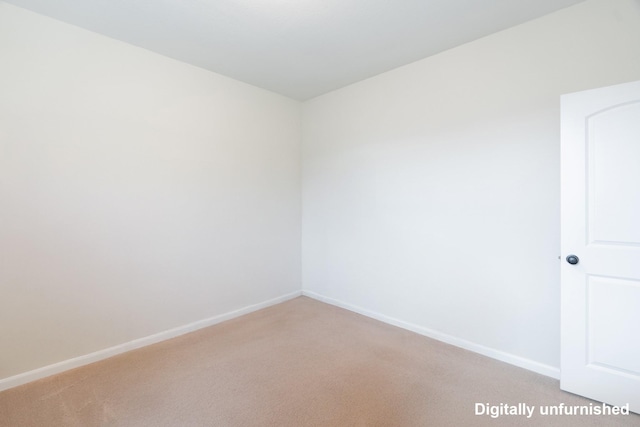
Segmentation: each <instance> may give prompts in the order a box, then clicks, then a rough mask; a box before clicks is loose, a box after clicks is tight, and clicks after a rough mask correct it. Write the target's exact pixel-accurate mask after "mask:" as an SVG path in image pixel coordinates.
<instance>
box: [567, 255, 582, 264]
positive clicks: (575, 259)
mask: <svg viewBox="0 0 640 427" xmlns="http://www.w3.org/2000/svg"><path fill="white" fill-rule="evenodd" d="M567 262H568V263H569V264H571V265H576V264H577V263H578V262H580V258H578V257H577V256H575V255H569V256H568V257H567Z"/></svg>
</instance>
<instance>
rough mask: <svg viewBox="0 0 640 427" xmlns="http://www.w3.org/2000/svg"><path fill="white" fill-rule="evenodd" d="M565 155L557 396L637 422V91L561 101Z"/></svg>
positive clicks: (629, 87) (631, 87) (615, 89)
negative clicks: (618, 409) (596, 404)
mask: <svg viewBox="0 0 640 427" xmlns="http://www.w3.org/2000/svg"><path fill="white" fill-rule="evenodd" d="M561 147H562V149H561V158H562V160H561V169H562V173H561V175H562V186H561V199H562V201H561V207H562V209H561V212H562V213H561V221H562V222H561V229H562V232H561V240H562V241H561V251H562V257H561V258H562V259H561V263H562V267H561V282H562V302H561V307H562V315H561V318H562V327H561V348H562V357H561V374H560V386H561V388H562V389H563V390H566V391H569V392H572V393H576V394H580V395H583V396H586V397H589V398H592V399H595V400H598V401H601V402H606V403H609V404H612V405H617V406H621V405H626V404H627V403H628V404H629V406H630V409H631V411H633V412H637V413H640V82H634V83H627V84H622V85H617V86H611V87H606V88H602V89H594V90H589V91H585V92H578V93H573V94H569V95H565V96H563V97H562V145H561ZM570 255H575V256H576V257H577V258H575V259H573V258H569V259H568V260H567V257H569V256H570ZM569 261H571V262H575V261H577V264H570V263H569Z"/></svg>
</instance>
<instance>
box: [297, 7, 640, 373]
mask: <svg viewBox="0 0 640 427" xmlns="http://www.w3.org/2000/svg"><path fill="white" fill-rule="evenodd" d="M635 79H640V2H639V1H638V0H613V1H612V0H595V1H587V2H585V3H581V4H579V5H577V6H574V7H571V8H568V9H564V10H561V11H559V12H557V13H554V14H551V15H548V16H546V17H543V18H540V19H537V20H535V21H531V22H529V23H526V24H523V25H520V26H517V27H514V28H511V29H508V30H506V31H503V32H500V33H497V34H494V35H491V36H489V37H486V38H483V39H480V40H477V41H475V42H472V43H469V44H466V45H463V46H461V47H458V48H455V49H452V50H449V51H446V52H444V53H441V54H439V55H436V56H434V57H430V58H427V59H424V60H422V61H419V62H416V63H413V64H410V65H407V66H405V67H401V68H398V69H396V70H393V71H391V72H388V73H385V74H382V75H379V76H377V77H374V78H371V79H369V80H366V81H363V82H360V83H357V84H354V85H352V86H348V87H346V88H343V89H341V90H338V91H335V92H332V93H329V94H327V95H324V96H321V97H319V98H316V99H314V100H311V101H309V102H307V103H305V104H304V110H303V111H304V125H303V135H304V144H303V287H304V289H305V290H306V291H310V292H313V293H316V294H319V295H322V296H325V297H328V298H331V299H333V300H334V302H339V303H342V304H347V305H350V306H355V307H359V308H360V309H362V310H363V311H368V312H371V313H376V314H379V315H384V316H388V317H390V318H394V319H397V320H399V321H401V322H405V323H407V324H412V325H413V326H415V327H416V328H417V329H420V328H426V329H427V330H430V332H429V331H428V332H429V333H434V334H436V335H437V334H444V335H442V336H448V337H449V338H451V341H452V342H455V341H459V342H463V341H467V342H469V343H471V344H472V346H471V347H474V346H475V348H476V349H480V348H483V347H484V348H488V349H489V350H491V351H489V353H493V354H494V355H497V356H501V355H503V356H506V357H505V358H506V359H507V360H511V361H513V357H514V356H515V357H516V358H517V357H520V358H524V359H528V361H525V362H526V363H525V365H528V367H535V366H533V365H536V363H537V364H541V365H542V369H540V371H541V372H546V373H551V374H553V372H554V371H556V369H555V368H557V367H558V366H559V330H560V329H559V302H560V298H559V287H560V284H559V260H558V255H559V254H560V253H559V188H560V185H559V168H560V164H559V123H560V116H559V113H560V112H559V97H560V94H562V93H567V92H573V91H578V90H583V89H589V88H594V87H599V86H605V85H611V84H615V83H621V82H626V81H631V80H635ZM531 361H533V362H535V363H533V364H530V363H529V362H531ZM538 367H540V366H538Z"/></svg>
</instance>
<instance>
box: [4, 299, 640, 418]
mask: <svg viewBox="0 0 640 427" xmlns="http://www.w3.org/2000/svg"><path fill="white" fill-rule="evenodd" d="M476 402H480V403H489V404H492V405H496V404H500V403H507V404H514V405H515V404H518V403H526V404H528V405H529V406H534V405H535V406H536V407H539V406H540V405H559V404H560V403H564V404H566V405H589V403H593V402H591V401H589V400H587V399H583V398H580V397H577V396H574V395H571V394H568V393H564V392H561V391H560V390H559V388H558V382H557V381H555V380H553V379H550V378H547V377H544V376H541V375H537V374H534V373H532V372H529V371H526V370H523V369H519V368H516V367H513V366H511V365H508V364H505V363H501V362H498V361H495V360H492V359H489V358H486V357H483V356H480V355H477V354H474V353H471V352H467V351H464V350H461V349H458V348H456V347H452V346H449V345H446V344H442V343H440V342H437V341H434V340H430V339H428V338H425V337H422V336H420V335H417V334H414V333H411V332H407V331H405V330H402V329H399V328H395V327H393V326H389V325H386V324H383V323H380V322H377V321H375V320H372V319H368V318H366V317H363V316H360V315H357V314H354V313H351V312H348V311H346V310H342V309H339V308H336V307H333V306H330V305H326V304H323V303H320V302H317V301H313V300H311V299H308V298H304V297H301V298H297V299H295V300H291V301H288V302H286V303H283V304H280V305H277V306H274V307H270V308H267V309H265V310H261V311H259V312H255V313H252V314H250V315H247V316H243V317H241V318H238V319H235V320H231V321H228V322H225V323H222V324H219V325H216V326H212V327H209V328H206V329H203V330H200V331H198V332H194V333H192V334H189V335H184V336H182V337H179V338H176V339H173V340H170V341H165V342H163V343H160V344H156V345H153V346H150V347H146V348H143V349H140V350H136V351H132V352H129V353H126V354H123V355H120V356H117V357H114V358H111V359H109V360H105V361H102V362H98V363H95V364H92V365H89V366H86V367H82V368H78V369H75V370H73V371H69V372H66V373H64V374H61V375H57V376H54V377H50V378H46V379H43V380H40V381H37V382H34V383H31V384H27V385H24V386H21V387H17V388H14V389H11V390H7V391H5V392H3V393H0V425H2V426H18V427H28V426H82V427H88V426H475V425H479V426H483V425H488V426H514V425H527V426H532V425H539V426H631V425H635V426H639V425H640V416H639V415H633V414H632V415H626V416H620V415H619V416H607V417H604V416H568V415H565V416H542V415H540V414H538V413H534V415H533V416H532V418H531V419H527V418H526V417H525V416H518V415H509V416H501V417H499V418H496V419H492V418H490V417H489V416H487V415H475V403H476Z"/></svg>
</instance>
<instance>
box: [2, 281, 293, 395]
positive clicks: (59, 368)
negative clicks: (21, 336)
mask: <svg viewBox="0 0 640 427" xmlns="http://www.w3.org/2000/svg"><path fill="white" fill-rule="evenodd" d="M300 295H302V291H296V292H292V293H290V294H286V295H282V296H279V297H277V298H273V299H270V300H268V301H264V302H261V303H258V304H253V305H249V306H247V307H243V308H241V309H238V310H234V311H230V312H228V313H224V314H220V315H217V316H213V317H210V318H208V319H203V320H198V321H196V322H193V323H189V324H187V325H183V326H178V327H177V328H172V329H169V330H167V331H163V332H159V333H157V334H153V335H149V336H146V337H143V338H138V339H135V340H133V341H129V342H126V343H123V344H119V345H116V346H113V347H109V348H105V349H104V350H99V351H96V352H93V353H89V354H85V355H83V356H78V357H74V358H72V359H68V360H64V361H62V362H58V363H54V364H53V365H48V366H44V367H42V368H38V369H34V370H32V371H28V372H24V373H22V374H18V375H14V376H12V377H8V378H4V379H0V391H3V390H7V389H10V388H13V387H17V386H19V385H22V384H26V383H29V382H31V381H35V380H39V379H42V378H45V377H48V376H51V375H55V374H59V373H61V372H64V371H68V370H69V369H74V368H79V367H80V366H84V365H88V364H90V363H94V362H98V361H100V360H104V359H107V358H109V357H113V356H116V355H118V354H122V353H125V352H127V351H131V350H135V349H137V348H140V347H145V346H147V345H151V344H155V343H158V342H160V341H165V340H168V339H170V338H175V337H177V336H180V335H184V334H187V333H189V332H193V331H197V330H198V329H202V328H206V327H207V326H212V325H215V324H217V323H220V322H224V321H225V320H230V319H233V318H236V317H239V316H242V315H245V314H248V313H251V312H253V311H257V310H260V309H263V308H266V307H269V306H272V305H275V304H279V303H281V302H284V301H287V300H290V299H292V298H296V297H298V296H300Z"/></svg>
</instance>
